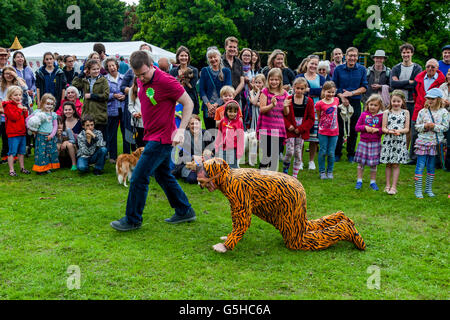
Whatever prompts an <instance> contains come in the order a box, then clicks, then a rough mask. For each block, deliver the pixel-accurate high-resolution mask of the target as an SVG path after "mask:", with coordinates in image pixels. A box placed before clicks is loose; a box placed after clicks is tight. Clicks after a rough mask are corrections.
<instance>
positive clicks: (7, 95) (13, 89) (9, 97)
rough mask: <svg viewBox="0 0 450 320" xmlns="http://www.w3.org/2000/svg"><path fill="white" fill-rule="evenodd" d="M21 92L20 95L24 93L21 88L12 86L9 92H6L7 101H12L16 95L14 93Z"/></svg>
mask: <svg viewBox="0 0 450 320" xmlns="http://www.w3.org/2000/svg"><path fill="white" fill-rule="evenodd" d="M16 91H20V93H21V94H22V93H23V90H22V88H21V87H19V86H10V87H9V88H8V90H7V91H6V100H11V96H12V95H13V94H14V92H16Z"/></svg>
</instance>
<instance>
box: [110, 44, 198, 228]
mask: <svg viewBox="0 0 450 320" xmlns="http://www.w3.org/2000/svg"><path fill="white" fill-rule="evenodd" d="M130 65H131V68H132V69H133V71H134V74H135V75H136V77H137V79H138V80H137V83H138V87H139V94H138V95H139V100H140V102H141V112H142V120H143V123H144V141H146V146H145V149H144V152H143V153H142V155H141V157H140V159H139V161H138V163H137V165H136V168H135V169H134V171H133V175H132V177H131V181H130V190H129V192H128V200H127V208H126V215H125V217H123V218H121V219H120V220H117V221H113V222H111V227H113V228H114V229H116V230H119V231H129V230H134V229H139V228H140V227H141V225H142V213H143V211H144V207H145V202H146V199H147V193H148V184H149V178H150V176H154V177H155V180H156V182H158V184H159V185H160V186H161V188H162V189H163V191H164V193H165V194H166V196H167V199H168V200H169V204H170V206H171V207H172V208H174V209H175V214H174V215H173V216H172V217H171V218H168V219H165V221H166V222H168V223H181V222H189V221H193V220H195V219H196V216H195V212H194V209H193V208H192V207H191V205H190V203H189V201H188V198H187V196H186V194H185V193H184V191H183V190H182V189H181V187H180V185H179V184H178V182H177V180H176V179H175V177H174V176H173V175H172V173H171V169H170V161H171V160H170V158H171V154H172V147H173V146H176V145H178V144H183V141H184V130H185V128H186V127H187V124H188V122H189V118H190V117H191V114H192V109H193V108H194V104H193V102H192V100H191V98H190V97H189V95H188V94H187V93H186V91H185V90H184V88H183V87H182V86H181V85H180V83H179V82H178V81H177V80H176V79H175V78H174V77H172V76H171V75H169V74H167V73H165V72H163V71H161V70H160V69H159V68H157V67H155V66H153V60H152V58H151V57H150V55H149V54H148V53H147V52H146V51H135V52H133V53H132V54H131V56H130ZM177 103H181V104H182V105H183V116H182V119H181V124H180V128H179V129H177V128H176V126H175V121H174V115H175V105H176V104H177Z"/></svg>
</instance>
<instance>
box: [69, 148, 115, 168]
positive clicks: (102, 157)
mask: <svg viewBox="0 0 450 320" xmlns="http://www.w3.org/2000/svg"><path fill="white" fill-rule="evenodd" d="M107 153H108V149H106V148H105V147H101V148H99V149H97V151H95V153H94V154H93V155H92V156H90V157H86V158H84V157H79V158H78V160H77V168H78V170H80V171H81V172H88V171H89V165H90V164H92V163H95V166H94V168H95V169H97V170H103V167H104V166H105V161H106V154H107Z"/></svg>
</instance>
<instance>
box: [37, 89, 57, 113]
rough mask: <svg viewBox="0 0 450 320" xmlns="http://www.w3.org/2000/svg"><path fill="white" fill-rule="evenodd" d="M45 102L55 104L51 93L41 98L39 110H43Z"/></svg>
mask: <svg viewBox="0 0 450 320" xmlns="http://www.w3.org/2000/svg"><path fill="white" fill-rule="evenodd" d="M47 100H53V103H54V104H56V98H55V97H54V96H53V95H52V94H51V93H46V94H44V95H43V96H42V98H41V103H40V104H39V109H41V110H44V106H45V103H46V102H47Z"/></svg>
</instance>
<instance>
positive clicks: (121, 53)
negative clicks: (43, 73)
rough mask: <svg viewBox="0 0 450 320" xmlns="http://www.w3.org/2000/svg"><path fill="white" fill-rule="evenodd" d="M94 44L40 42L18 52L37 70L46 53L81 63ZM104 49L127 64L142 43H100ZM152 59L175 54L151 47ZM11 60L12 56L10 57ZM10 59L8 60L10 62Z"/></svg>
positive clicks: (156, 59) (169, 56) (173, 56)
mask: <svg viewBox="0 0 450 320" xmlns="http://www.w3.org/2000/svg"><path fill="white" fill-rule="evenodd" d="M95 43H96V42H71V43H67V42H41V43H38V44H35V45H33V46H30V47H26V48H23V49H22V50H20V51H21V52H23V54H24V56H25V58H26V59H27V62H28V64H29V65H30V67H31V68H32V69H33V70H37V69H38V68H39V67H40V66H42V59H43V55H44V53H46V52H52V53H55V52H57V53H58V54H60V55H76V56H77V59H78V61H80V62H83V61H84V59H86V58H87V57H88V56H89V54H90V53H92V52H93V49H92V48H93V47H94V44H95ZM102 43H103V44H104V45H105V48H106V54H107V55H109V56H113V57H116V58H117V59H119V57H124V59H125V62H128V58H129V57H130V55H131V53H132V52H133V51H136V50H139V46H140V45H141V44H143V43H145V42H144V41H128V42H102ZM151 47H152V57H153V59H154V60H155V61H158V60H159V58H161V57H166V58H168V59H175V54H174V53H172V52H170V51H167V50H164V49H161V48H159V47H156V46H154V45H151ZM11 59H12V55H11ZM11 59H10V60H11Z"/></svg>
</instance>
